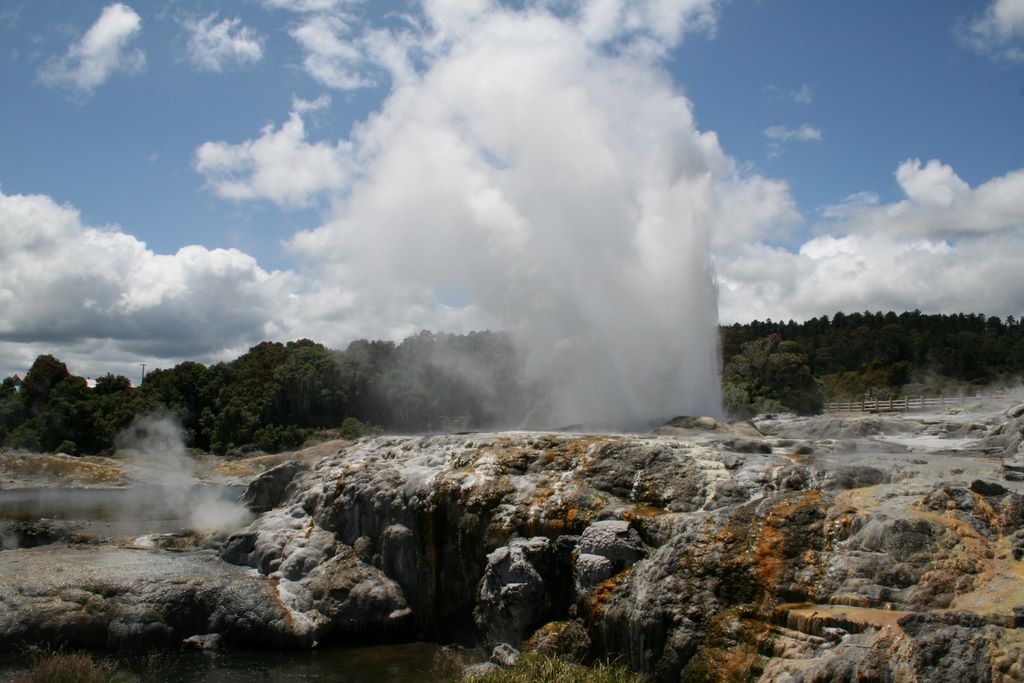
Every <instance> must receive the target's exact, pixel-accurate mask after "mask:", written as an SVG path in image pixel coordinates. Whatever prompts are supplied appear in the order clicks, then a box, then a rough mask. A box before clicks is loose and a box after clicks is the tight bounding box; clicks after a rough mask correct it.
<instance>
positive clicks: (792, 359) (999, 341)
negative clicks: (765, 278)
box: [721, 311, 1024, 415]
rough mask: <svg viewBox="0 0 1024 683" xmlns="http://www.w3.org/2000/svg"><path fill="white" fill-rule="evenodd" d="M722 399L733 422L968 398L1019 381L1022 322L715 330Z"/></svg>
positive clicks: (828, 322)
mask: <svg viewBox="0 0 1024 683" xmlns="http://www.w3.org/2000/svg"><path fill="white" fill-rule="evenodd" d="M721 335H722V361H723V373H722V378H723V381H722V391H723V400H724V403H725V407H726V409H727V410H728V411H730V412H731V413H733V414H734V415H748V414H753V413H759V412H767V411H777V410H792V411H794V412H798V413H808V412H811V413H813V412H816V411H817V410H820V406H821V405H822V402H823V401H832V400H840V399H857V398H861V397H863V396H865V395H868V394H871V395H874V396H876V397H878V398H880V399H885V398H889V397H890V396H903V395H914V396H917V395H929V396H936V395H959V394H970V395H974V394H977V393H979V392H982V391H988V390H990V389H993V388H999V387H1006V386H1015V385H1017V384H1019V382H1020V379H1021V377H1022V376H1024V322H1022V321H1021V320H1018V319H1017V318H1015V317H1014V316H1009V317H1007V318H1006V319H1005V320H1004V319H1000V318H997V317H994V316H984V315H979V314H964V313H959V314H955V315H926V314H924V313H921V312H920V311H913V312H909V313H900V314H896V313H893V312H889V313H870V312H865V313H849V314H844V313H836V314H835V315H834V316H832V317H831V318H829V317H828V316H822V317H820V318H813V319H811V320H808V321H806V322H804V323H796V322H793V321H792V320H791V321H788V322H772V321H771V320H766V321H763V322H762V321H759V320H755V321H754V322H752V323H748V324H746V325H740V324H736V325H731V326H727V327H723V328H722V330H721Z"/></svg>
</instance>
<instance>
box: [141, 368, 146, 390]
mask: <svg viewBox="0 0 1024 683" xmlns="http://www.w3.org/2000/svg"><path fill="white" fill-rule="evenodd" d="M139 365H141V366H142V379H140V380H139V386H140V387H141V386H142V383H143V382H145V381H146V364H145V363H139Z"/></svg>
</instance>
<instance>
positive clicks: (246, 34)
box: [183, 13, 266, 72]
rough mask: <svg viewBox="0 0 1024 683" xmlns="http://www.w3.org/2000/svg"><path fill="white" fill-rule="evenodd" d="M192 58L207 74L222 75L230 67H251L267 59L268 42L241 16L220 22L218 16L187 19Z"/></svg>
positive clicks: (189, 55)
mask: <svg viewBox="0 0 1024 683" xmlns="http://www.w3.org/2000/svg"><path fill="white" fill-rule="evenodd" d="M183 23H184V26H185V28H186V30H187V31H188V33H189V36H188V59H189V61H190V62H191V63H192V64H193V65H195V66H196V67H197V68H199V69H203V70H204V71H213V72H221V71H223V70H224V69H225V68H228V67H230V66H249V65H252V64H256V63H257V62H259V61H260V60H261V59H263V43H264V41H265V40H266V39H265V38H264V36H262V35H260V34H259V33H257V32H256V31H254V30H253V29H251V28H249V27H248V26H244V25H242V20H241V19H239V18H238V17H235V18H234V19H222V20H221V21H217V14H216V13H214V14H210V15H209V16H206V17H203V18H200V19H186V20H185V21H184V22H183Z"/></svg>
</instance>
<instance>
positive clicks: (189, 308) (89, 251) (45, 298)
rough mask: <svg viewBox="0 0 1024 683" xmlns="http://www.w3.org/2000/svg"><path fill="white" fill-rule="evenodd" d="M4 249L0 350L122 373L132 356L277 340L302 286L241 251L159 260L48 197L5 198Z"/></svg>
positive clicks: (197, 352)
mask: <svg viewBox="0 0 1024 683" xmlns="http://www.w3.org/2000/svg"><path fill="white" fill-rule="evenodd" d="M0 240H2V242H3V244H4V249H3V250H2V251H0V345H2V346H4V347H5V348H7V349H8V350H10V349H11V347H13V346H14V345H17V347H18V348H22V350H23V352H22V356H24V355H26V354H25V352H24V349H32V350H33V351H35V350H38V352H39V353H57V354H58V355H60V353H62V352H63V351H64V350H68V351H70V352H72V353H73V354H75V355H79V356H82V357H84V356H85V353H84V352H85V351H88V352H89V353H90V354H93V355H95V356H96V357H97V363H100V364H102V363H103V362H111V363H113V362H120V364H121V365H120V367H121V370H119V372H122V373H123V372H126V370H127V369H126V368H125V367H124V366H125V364H128V365H130V364H131V363H132V362H134V361H135V360H137V359H141V360H152V361H159V360H160V359H167V358H170V359H179V358H197V359H210V358H216V357H221V356H223V355H225V354H231V353H237V352H239V351H242V350H244V349H245V348H247V347H248V345H250V344H252V343H255V342H258V341H259V340H261V339H265V338H270V337H277V336H279V334H280V333H281V331H282V328H283V326H284V325H285V324H286V322H285V321H283V320H282V318H281V311H282V310H285V309H286V306H285V305H284V303H285V302H286V301H287V298H288V296H289V294H290V293H291V292H292V291H293V290H294V288H295V287H296V286H297V283H296V277H295V276H294V275H293V274H291V273H288V272H280V271H275V272H267V271H265V270H263V269H261V268H260V267H259V266H258V265H257V263H256V261H255V260H254V259H253V258H252V257H250V256H248V255H246V254H243V253H241V252H239V251H237V250H234V249H206V248H205V247H201V246H188V247H183V248H182V249H180V250H179V251H178V252H176V253H174V254H156V253H154V252H152V251H151V250H149V249H147V247H146V245H145V243H143V242H140V241H139V240H138V239H136V238H135V237H132V236H131V235H128V234H125V233H123V232H120V231H119V230H117V229H115V228H95V227H89V226H85V225H83V224H82V223H81V219H80V216H79V214H78V212H77V211H76V210H75V209H73V208H71V207H69V206H62V205H60V204H57V203H56V202H54V201H53V200H52V199H51V198H49V197H47V196H44V195H6V194H3V193H0ZM3 360H4V361H5V364H11V363H14V362H18V360H21V361H24V360H25V358H20V359H19V357H18V356H13V357H12V356H6V355H5V356H4V357H3ZM83 362H84V361H83ZM29 364H31V359H29ZM27 367H28V365H25V364H24V363H22V365H21V366H20V367H18V366H15V367H13V368H10V367H9V368H8V369H9V370H10V371H14V370H18V371H24V369H25V368H27ZM102 371H105V369H104V368H103V367H99V368H97V367H92V368H89V367H86V368H83V369H82V370H81V372H82V373H83V374H90V373H96V372H102Z"/></svg>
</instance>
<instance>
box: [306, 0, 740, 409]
mask: <svg viewBox="0 0 1024 683" xmlns="http://www.w3.org/2000/svg"><path fill="white" fill-rule="evenodd" d="M430 4H431V3H427V5H428V6H429V5H430ZM583 4H584V5H585V4H586V3H583ZM641 4H642V3H641ZM648 4H650V3H648ZM693 4H694V6H698V5H702V4H707V3H693ZM627 6H628V5H627ZM638 6H639V5H638ZM645 6H646V5H645ZM622 11H626V10H622ZM427 12H428V15H429V12H430V10H429V8H428V10H427ZM586 15H587V12H586V11H584V10H580V12H579V13H578V14H569V15H558V14H555V13H554V12H552V11H548V10H546V9H543V7H542V5H531V7H530V8H528V9H525V10H522V11H512V10H509V9H501V8H494V7H493V6H492V7H490V9H484V10H480V11H478V12H475V13H473V12H470V13H468V15H467V16H466V17H462V18H461V21H460V22H453V21H448V22H442V21H440V20H438V19H437V18H436V17H433V18H432V20H433V24H432V25H431V26H432V28H428V29H424V30H425V31H426V32H427V33H428V34H429V35H426V36H422V35H419V34H416V35H405V44H409V43H410V42H415V40H419V41H420V42H419V43H418V45H419V47H420V49H421V50H422V52H420V53H417V56H418V57H419V59H420V60H422V61H425V62H426V66H423V67H421V68H415V67H413V66H410V65H411V64H418V62H416V61H412V60H410V62H408V63H405V67H406V68H403V69H394V70H393V74H392V75H393V79H394V89H393V91H392V93H391V95H390V96H389V98H388V99H387V101H386V102H385V104H384V106H383V107H382V109H381V111H380V112H379V113H378V114H375V115H374V116H372V117H370V118H369V119H368V120H367V121H366V122H364V123H363V124H361V125H360V126H357V127H356V129H355V131H354V133H353V135H352V137H351V139H350V140H349V144H350V145H351V148H350V154H351V159H352V160H353V164H354V169H353V177H354V178H355V180H353V181H352V183H351V186H350V188H349V191H348V193H347V194H346V196H345V197H344V198H343V199H341V200H339V201H338V204H337V213H336V216H335V218H334V219H333V220H331V221H329V222H328V223H326V224H325V225H323V226H321V227H320V228H318V229H316V230H312V231H308V232H304V233H300V234H298V235H297V236H296V237H295V239H294V240H293V242H292V245H291V246H292V247H293V248H294V249H295V250H297V251H298V252H300V253H302V254H304V255H306V256H307V257H308V258H309V259H310V260H311V261H313V262H314V263H317V264H319V265H320V266H321V268H322V270H321V279H320V287H321V291H320V292H319V295H320V297H321V299H320V300H321V301H322V302H324V303H323V304H322V307H323V308H327V307H328V306H331V307H332V308H333V310H334V311H339V312H343V315H344V317H345V318H347V319H350V320H351V319H359V318H360V317H364V319H370V320H375V321H383V322H384V323H385V324H387V325H389V327H388V328H387V329H386V330H383V332H384V333H390V334H391V335H392V336H401V335H403V334H406V333H409V332H412V331H415V329H417V328H419V327H431V328H433V329H439V328H441V329H448V330H452V331H458V330H465V329H467V328H469V329H471V328H474V327H477V328H478V327H491V328H492V329H506V330H509V331H511V332H512V333H513V334H514V336H515V338H516V339H517V340H518V342H519V343H520V344H522V346H523V348H524V349H525V350H526V357H527V371H528V373H529V378H528V379H531V380H543V381H544V382H545V383H546V384H547V385H548V386H549V387H550V389H551V409H550V414H549V416H548V420H547V422H548V423H549V424H551V425H556V424H566V423H573V422H589V421H613V422H616V423H622V422H625V421H641V420H650V419H657V418H662V417H666V416H671V415H677V414H712V415H715V414H719V413H720V411H721V408H720V396H719V394H720V389H719V380H718V367H717V365H718V360H717V312H716V311H717V307H716V296H715V287H714V282H713V275H712V266H711V258H710V245H709V234H710V231H711V228H712V224H713V222H714V220H715V215H716V203H717V202H718V201H719V190H718V186H717V185H716V180H717V179H720V178H723V177H725V176H727V175H729V174H730V173H731V172H732V166H731V161H730V160H729V159H728V157H726V156H725V155H724V154H723V153H722V151H721V149H720V147H719V146H718V141H717V138H716V136H715V135H714V134H713V133H701V132H699V131H698V130H697V129H696V127H695V124H694V121H693V116H692V113H691V108H690V104H689V102H688V101H687V100H686V98H685V97H683V96H682V95H681V94H680V93H679V92H678V91H677V90H676V89H675V88H674V86H673V84H672V82H671V79H670V78H669V76H668V75H667V74H666V73H665V72H664V70H663V68H662V67H661V66H660V64H659V61H658V56H657V55H658V54H660V51H662V50H664V49H665V48H666V46H669V45H670V44H671V43H672V41H673V40H678V35H675V36H672V35H662V34H659V33H657V32H656V28H650V27H647V28H645V27H644V26H643V25H641V26H640V28H639V29H636V28H635V27H634V29H635V33H633V34H630V35H628V36H623V35H622V34H620V33H616V32H615V30H616V29H615V28H614V27H610V26H596V28H595V25H594V23H593V22H592V21H589V20H588V17H587V16H586ZM428 18H431V17H429V16H428ZM648 29H649V31H648V32H645V31H647V30H648ZM623 30H625V29H623ZM602 31H603V32H602ZM650 31H654V32H650ZM682 31H683V29H682V28H681V29H680V30H679V32H677V33H681V32H682ZM659 41H661V42H659ZM395 42H396V43H398V42H400V41H398V40H397V39H396V40H395ZM424 46H425V47H424ZM423 54H426V55H427V56H426V57H423ZM392 61H393V60H392ZM329 300H330V301H332V303H331V304H329V303H327V302H328V301H329ZM378 329H379V328H378ZM357 333H362V332H361V331H360V332H357Z"/></svg>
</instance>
